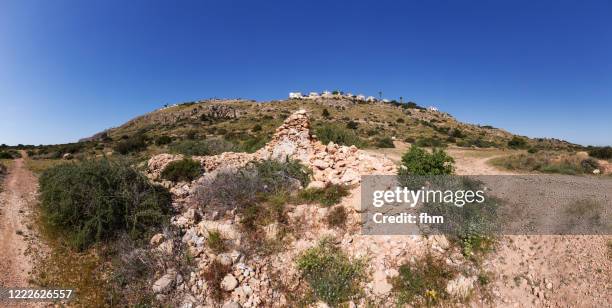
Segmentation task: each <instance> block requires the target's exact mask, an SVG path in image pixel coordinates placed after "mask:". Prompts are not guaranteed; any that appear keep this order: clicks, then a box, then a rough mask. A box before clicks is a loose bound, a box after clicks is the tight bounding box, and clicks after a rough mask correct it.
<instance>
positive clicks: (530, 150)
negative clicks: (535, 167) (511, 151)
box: [527, 148, 538, 154]
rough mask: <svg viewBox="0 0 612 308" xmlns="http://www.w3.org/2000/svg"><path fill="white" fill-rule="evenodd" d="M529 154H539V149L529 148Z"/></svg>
mask: <svg viewBox="0 0 612 308" xmlns="http://www.w3.org/2000/svg"><path fill="white" fill-rule="evenodd" d="M527 153H529V154H535V153H538V149H537V148H529V150H527Z"/></svg>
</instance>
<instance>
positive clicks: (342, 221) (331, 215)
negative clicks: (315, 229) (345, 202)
mask: <svg viewBox="0 0 612 308" xmlns="http://www.w3.org/2000/svg"><path fill="white" fill-rule="evenodd" d="M347 216H348V215H347V213H346V209H345V208H344V207H343V206H337V207H334V208H333V209H331V211H329V212H328V213H327V216H326V217H325V221H326V222H327V226H329V227H331V228H333V227H337V228H342V227H344V226H345V225H346V219H347Z"/></svg>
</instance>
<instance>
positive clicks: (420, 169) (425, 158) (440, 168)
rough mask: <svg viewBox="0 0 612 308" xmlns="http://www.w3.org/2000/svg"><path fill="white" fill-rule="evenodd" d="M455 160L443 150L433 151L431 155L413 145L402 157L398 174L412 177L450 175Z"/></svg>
mask: <svg viewBox="0 0 612 308" xmlns="http://www.w3.org/2000/svg"><path fill="white" fill-rule="evenodd" d="M454 162H455V160H454V159H453V158H452V157H450V156H449V155H447V154H446V152H444V151H443V150H439V149H434V150H433V153H431V154H430V153H428V152H427V151H425V150H423V149H421V148H420V147H418V146H416V145H413V146H412V147H411V148H410V150H408V152H406V153H405V154H404V155H403V156H402V168H401V169H400V172H406V173H408V174H412V175H441V174H452V173H453V171H454V166H453V163H454Z"/></svg>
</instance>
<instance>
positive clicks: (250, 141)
mask: <svg viewBox="0 0 612 308" xmlns="http://www.w3.org/2000/svg"><path fill="white" fill-rule="evenodd" d="M268 141H269V138H268V137H267V136H264V135H259V136H254V137H249V138H247V139H246V140H244V141H243V142H242V143H241V144H240V146H239V147H238V150H239V151H240V152H247V153H255V152H257V150H259V149H261V148H263V147H264V146H266V143H268Z"/></svg>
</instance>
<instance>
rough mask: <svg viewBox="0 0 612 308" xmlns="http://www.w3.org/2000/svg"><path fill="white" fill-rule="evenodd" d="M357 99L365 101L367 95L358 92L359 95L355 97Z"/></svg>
mask: <svg viewBox="0 0 612 308" xmlns="http://www.w3.org/2000/svg"><path fill="white" fill-rule="evenodd" d="M355 99H356V100H358V101H363V102H365V100H366V97H365V95H363V94H357V96H356V97H355Z"/></svg>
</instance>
